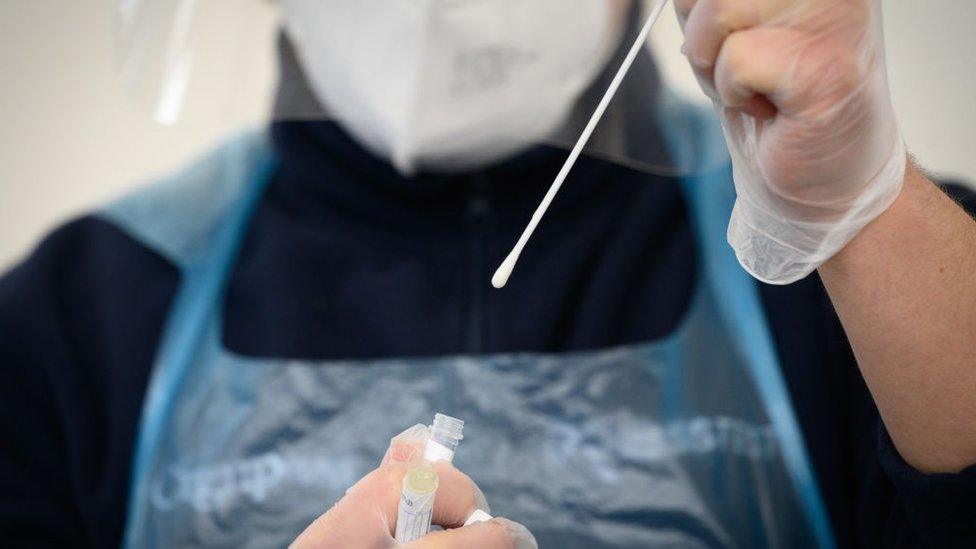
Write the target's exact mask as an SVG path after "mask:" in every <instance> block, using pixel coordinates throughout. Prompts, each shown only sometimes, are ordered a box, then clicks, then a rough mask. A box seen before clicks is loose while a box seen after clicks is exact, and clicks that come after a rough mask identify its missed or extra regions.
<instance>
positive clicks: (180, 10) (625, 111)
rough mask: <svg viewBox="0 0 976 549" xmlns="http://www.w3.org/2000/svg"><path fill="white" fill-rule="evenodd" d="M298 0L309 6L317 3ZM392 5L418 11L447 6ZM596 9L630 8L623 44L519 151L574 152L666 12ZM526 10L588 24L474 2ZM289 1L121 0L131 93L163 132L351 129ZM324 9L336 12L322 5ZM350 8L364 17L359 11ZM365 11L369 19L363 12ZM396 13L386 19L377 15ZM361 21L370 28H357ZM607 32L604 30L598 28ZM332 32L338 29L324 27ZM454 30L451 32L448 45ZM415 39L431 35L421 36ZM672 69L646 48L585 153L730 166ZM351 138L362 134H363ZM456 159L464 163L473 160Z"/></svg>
mask: <svg viewBox="0 0 976 549" xmlns="http://www.w3.org/2000/svg"><path fill="white" fill-rule="evenodd" d="M299 1H304V2H306V3H307V2H309V1H311V0H299ZM392 1H393V2H394V3H397V2H398V3H400V4H405V5H409V6H416V5H425V6H426V5H427V4H437V2H412V1H409V0H392ZM587 1H589V2H591V3H592V2H601V1H603V2H606V3H607V4H608V5H614V6H621V5H622V6H624V7H623V8H622V10H623V11H624V14H623V21H622V24H621V25H620V27H619V29H618V31H617V32H616V33H615V34H614V38H613V39H614V41H615V42H614V44H615V45H614V46H613V47H611V48H609V49H608V51H607V52H606V55H604V56H603V57H602V58H601V59H600V63H599V67H597V68H596V70H594V71H593V74H592V76H591V77H589V78H588V80H587V83H586V85H583V86H580V87H579V90H578V93H575V95H574V96H573V98H572V101H571V102H570V103H568V105H567V108H566V109H565V111H564V112H562V114H561V115H560V117H559V119H558V121H557V122H556V123H554V124H552V125H551V127H550V128H547V130H546V131H545V132H544V133H541V134H539V135H538V136H537V137H533V138H532V142H531V143H519V144H518V147H520V148H528V147H529V146H532V145H538V144H545V145H551V146H555V147H560V148H565V149H566V150H570V149H572V147H573V146H574V145H575V144H576V142H577V140H578V139H579V137H580V135H581V133H582V132H583V130H584V128H585V127H586V125H587V123H588V122H589V120H590V118H591V115H592V114H593V112H594V111H595V109H596V108H597V106H598V104H599V102H600V100H601V99H602V98H603V95H604V92H605V91H606V90H607V87H608V86H609V84H610V82H611V81H612V79H613V77H614V75H615V74H616V72H617V70H618V68H619V67H620V65H621V63H622V62H623V60H624V58H625V57H626V55H627V53H628V51H629V50H630V48H631V46H632V44H633V43H634V41H635V40H636V39H637V37H638V36H639V33H640V30H641V27H642V26H643V25H644V22H645V18H646V17H647V15H648V13H649V12H650V7H651V5H652V4H654V3H655V2H646V1H644V0H635V1H633V2H631V1H630V0H587ZM526 2H528V3H531V2H539V9H549V8H547V7H545V6H549V5H551V6H554V7H553V8H552V9H551V10H550V11H551V12H552V13H551V17H548V18H547V19H548V21H547V24H548V25H551V26H555V27H558V26H559V25H561V24H562V23H563V22H564V21H565V22H566V25H567V26H572V25H573V24H576V25H578V24H580V21H579V17H578V16H576V15H568V12H567V10H569V9H570V8H568V7H567V8H565V9H558V6H559V5H560V4H558V3H553V2H549V1H546V0H519V1H518V2H515V1H514V0H484V1H482V2H475V3H474V4H482V5H484V4H486V3H498V4H499V5H500V6H499V9H500V11H499V13H503V12H504V10H502V9H501V8H506V7H508V8H511V6H506V5H508V4H513V5H514V4H523V3H526ZM287 3H288V0H284V1H283V2H274V1H269V0H243V1H242V0H208V1H199V0H121V1H120V2H119V7H118V19H117V21H118V24H117V26H116V28H117V44H118V48H117V49H118V58H119V63H118V66H119V69H120V71H121V74H122V76H123V78H124V81H125V83H126V85H127V87H128V89H129V91H130V96H131V97H132V98H133V99H134V100H135V101H136V102H137V103H138V104H139V105H140V106H141V107H142V109H143V110H144V111H145V112H147V114H149V115H151V116H152V117H153V118H154V119H155V120H156V121H157V122H159V123H160V124H163V125H176V124H185V123H201V121H205V120H213V119H214V118H215V117H217V116H218V115H220V116H219V117H220V118H221V119H227V118H228V117H230V118H234V116H233V115H234V114H239V113H254V112H255V111H257V112H260V113H261V115H260V116H257V117H255V116H254V115H251V116H250V119H248V120H247V123H248V124H251V125H253V124H254V123H268V122H270V121H286V120H287V121H335V122H337V123H339V124H340V125H343V126H346V122H347V120H345V119H344V117H343V114H348V111H349V109H346V111H343V110H342V109H337V108H330V105H329V102H328V101H326V100H324V98H323V97H322V96H323V94H322V93H318V92H316V85H315V78H314V75H310V72H312V71H309V70H307V69H308V67H307V66H306V64H307V60H306V62H303V60H302V58H303V56H302V55H301V48H300V47H299V46H296V44H295V40H294V39H293V37H292V36H291V35H292V34H293V33H291V32H290V31H289V30H288V28H287V25H285V24H284V23H283V21H284V22H287V20H288V18H287V17H284V18H283V17H282V16H281V14H280V13H279V12H280V11H281V10H282V9H286V8H287V6H285V7H284V8H283V7H282V5H281V4H287ZM443 3H444V4H450V3H451V2H443ZM324 4H336V3H335V2H333V1H332V0H323V5H324ZM454 4H458V5H463V4H465V3H464V2H454ZM467 4H472V3H471V2H468V3H467ZM336 5H338V4H336ZM339 9H341V8H339ZM410 9H415V8H410ZM416 9H419V8H416ZM458 9H460V8H458ZM615 9H617V8H615ZM319 11H320V12H321V11H323V10H319ZM350 11H357V10H356V9H355V8H352V9H351V10H350ZM358 11H359V12H364V10H362V9H360V10H358ZM393 15H395V14H394V13H385V14H376V17H391V16H393ZM346 16H347V17H348V14H346ZM323 17H324V16H323ZM358 17H359V18H358V19H357V18H355V17H354V18H352V19H347V21H349V22H348V23H347V24H348V25H349V27H347V28H345V29H344V30H343V33H344V34H346V35H348V36H351V37H353V38H355V37H357V36H359V33H358V31H357V27H358V26H359V25H360V24H361V25H362V29H363V30H362V33H361V34H362V35H364V36H365V35H368V34H369V33H370V32H373V30H372V29H373V27H374V26H375V25H376V24H377V21H376V20H375V19H367V18H366V17H364V16H358ZM668 17H673V14H671V13H665V14H664V15H663V16H662V18H668ZM359 20H361V23H358V22H357V21H359ZM444 20H445V21H446V22H442V24H445V25H450V24H451V18H449V17H448V18H445V19H444ZM416 21H423V19H417V20H414V19H410V18H403V17H400V18H399V19H397V20H396V23H395V24H394V25H393V26H392V27H390V28H393V29H394V30H403V31H406V32H407V33H408V34H410V33H411V32H410V31H414V30H415V29H410V28H409V27H406V28H404V26H409V25H412V24H418V23H417V22H416ZM469 23H470V22H469ZM605 23H606V22H605V21H599V22H596V23H595V24H601V25H602V24H605ZM384 24H385V25H387V26H389V25H390V24H391V22H390V21H385V22H384ZM427 24H429V21H428V23H427ZM660 24H661V23H660V22H659V25H660ZM396 25H400V27H397V26H396ZM510 27H511V25H504V24H491V22H486V24H485V27H484V28H482V29H479V37H480V38H481V39H482V40H487V41H489V42H491V41H493V40H494V41H496V42H498V43H503V42H504V41H505V40H506V39H509V38H510V37H511V36H512V34H511V33H512V32H513V31H512V29H511V28H510ZM322 28H323V29H329V28H332V27H330V25H324V26H323V27H322ZM451 30H452V29H450V28H448V29H447V32H446V34H447V35H448V36H450V35H451ZM526 32H530V30H527V31H526ZM493 33H494V34H493ZM654 33H655V30H652V31H651V34H652V36H653V35H654ZM412 34H413V35H417V34H421V35H422V33H417V32H413V33H412ZM495 34H497V36H496V35H495ZM540 34H542V35H543V37H542V38H540V39H541V40H545V39H546V36H547V33H546V32H541V33H540ZM459 39H463V38H459ZM355 42H356V40H349V47H355ZM427 47H429V48H435V47H437V45H436V44H434V45H431V44H428V45H427ZM667 47H669V48H673V49H675V50H677V49H678V48H679V47H680V44H679V43H677V42H676V43H675V44H671V45H668V46H667ZM427 51H430V50H427ZM336 55H337V56H339V57H341V55H342V53H341V52H336ZM419 58H420V60H421V62H423V61H424V56H423V55H421V56H419ZM483 62H484V60H483V59H478V58H476V57H472V58H470V59H468V58H463V57H458V58H457V59H454V60H453V61H452V63H453V64H454V65H455V67H456V66H458V65H460V66H462V68H466V67H464V66H463V64H464V63H472V64H473V63H483ZM581 62H582V60H581ZM668 67H670V65H668ZM671 70H674V69H673V68H667V69H662V66H661V65H659V64H658V63H656V62H655V59H654V55H653V53H652V48H651V47H647V48H645V49H644V50H643V51H642V52H641V53H640V55H639V56H638V58H637V59H636V61H635V62H634V64H633V66H632V68H631V69H630V71H629V73H628V74H627V76H626V78H625V79H624V80H623V82H622V84H621V87H620V89H619V91H618V92H617V94H616V96H615V98H614V100H613V101H612V103H610V106H609V108H608V109H607V111H606V112H605V114H604V116H603V117H602V119H601V121H600V123H599V125H598V126H597V128H596V130H595V132H594V133H593V135H592V137H591V139H590V140H589V141H588V143H587V146H586V148H585V149H584V152H583V154H584V156H591V157H596V158H600V159H603V160H607V161H612V162H616V163H620V164H622V165H626V166H628V167H630V168H633V169H638V170H641V171H644V172H646V173H651V174H657V175H668V176H681V175H690V174H697V173H703V172H707V171H710V170H713V169H716V168H719V167H721V166H723V165H725V164H726V163H727V162H728V160H727V157H726V156H725V153H724V150H716V148H715V147H714V146H707V145H706V143H709V142H714V138H715V136H714V135H713V133H714V131H715V130H716V128H717V126H713V125H711V124H709V125H708V126H707V127H703V126H702V124H701V121H700V117H696V116H695V112H698V111H696V107H695V106H694V103H695V102H696V101H702V100H703V98H704V96H699V97H693V96H690V95H689V94H687V93H677V92H676V91H675V90H673V89H672V88H671V87H670V86H669V85H668V83H669V82H675V81H678V80H681V79H682V78H680V77H677V76H671V75H669V74H668V71H671ZM400 74H401V73H396V74H392V73H391V74H390V75H388V80H387V81H384V80H383V79H384V78H387V76H386V75H380V77H379V78H376V79H375V82H376V84H375V85H376V86H383V87H386V86H389V87H391V88H392V89H394V90H395V89H396V87H397V86H398V85H399V86H402V85H403V82H402V81H399V80H397V79H398V78H400V76H399V75H400ZM328 85H329V84H328V83H326V84H325V86H328ZM411 85H412V86H413V87H414V88H417V91H416V92H415V93H417V94H421V93H423V92H424V90H423V87H424V85H425V84H424V81H423V79H420V80H419V81H418V82H414V83H412V84H411ZM427 85H428V86H429V84H427ZM321 86H322V85H321V84H320V85H319V88H321ZM390 93H393V92H392V91H391V92H390ZM532 94H533V88H531V87H526V88H525V89H524V91H523V92H522V95H521V97H523V98H524V100H525V101H527V102H529V103H531V102H532V101H538V100H539V99H540V98H538V97H532ZM507 100H511V98H510V97H509V98H507ZM255 103H261V106H260V107H258V108H257V109H256V108H255ZM699 107H700V105H699ZM364 108H366V107H364ZM435 108H436V105H435ZM468 115H469V113H468V112H466V111H461V112H460V113H456V114H452V116H454V117H455V118H457V117H464V116H468ZM352 116H355V115H354V114H353V115H352ZM470 116H477V113H475V112H474V111H473V110H472V111H470ZM239 118H241V117H240V116H238V117H237V118H234V119H239ZM244 118H245V119H246V118H248V117H247V116H245V117H244ZM474 123H475V122H472V124H474ZM374 126H378V125H374ZM346 129H347V130H348V129H350V128H349V127H347V128H346ZM376 131H377V132H380V133H382V132H383V131H384V130H383V129H382V127H379V128H378V129H376ZM351 133H352V134H353V135H357V134H356V132H355V131H353V132H351ZM401 133H404V132H401ZM406 133H409V132H406ZM366 141H368V139H366ZM513 152H514V151H513ZM449 154H455V153H449ZM456 154H457V155H459V156H463V155H464V154H465V153H463V152H461V153H456ZM456 160H457V162H455V164H456V165H460V166H463V165H465V162H464V161H465V159H464V158H458V159H456Z"/></svg>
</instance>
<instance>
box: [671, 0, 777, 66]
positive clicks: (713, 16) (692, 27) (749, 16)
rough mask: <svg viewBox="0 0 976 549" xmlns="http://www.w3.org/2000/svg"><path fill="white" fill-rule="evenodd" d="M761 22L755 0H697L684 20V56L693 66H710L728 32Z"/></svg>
mask: <svg viewBox="0 0 976 549" xmlns="http://www.w3.org/2000/svg"><path fill="white" fill-rule="evenodd" d="M761 22H762V21H761V19H760V15H759V6H758V5H757V3H756V1H755V0H698V2H697V4H695V6H694V9H693V10H692V11H691V12H690V13H689V15H688V20H687V22H686V23H685V45H684V51H685V55H687V56H688V59H689V60H690V61H691V63H692V65H694V66H695V68H697V69H710V68H712V67H713V66H715V62H716V60H717V59H718V54H719V51H720V50H721V49H722V43H723V42H724V41H725V39H726V38H727V37H728V36H729V35H730V34H732V33H734V32H736V31H738V30H742V29H748V28H751V27H754V26H756V25H758V24H759V23H761Z"/></svg>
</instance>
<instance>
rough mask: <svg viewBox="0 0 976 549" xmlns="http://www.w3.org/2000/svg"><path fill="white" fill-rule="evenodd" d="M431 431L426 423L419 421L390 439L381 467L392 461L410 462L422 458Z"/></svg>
mask: <svg viewBox="0 0 976 549" xmlns="http://www.w3.org/2000/svg"><path fill="white" fill-rule="evenodd" d="M428 436H429V431H428V429H427V426H426V425H423V424H421V423H418V424H417V425H414V426H413V427H411V428H409V429H407V430H406V431H404V432H402V433H400V434H399V435H397V436H395V437H393V439H392V440H390V447H389V448H388V449H387V450H386V454H385V455H384V456H383V460H382V461H381V462H380V467H382V466H384V465H387V464H389V463H392V462H398V463H410V462H412V461H415V460H417V459H420V458H421V457H422V456H423V453H424V446H426V445H427V438H428Z"/></svg>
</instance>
